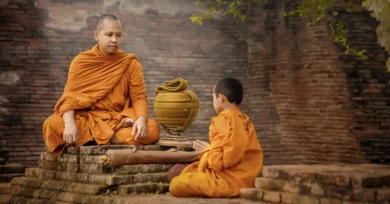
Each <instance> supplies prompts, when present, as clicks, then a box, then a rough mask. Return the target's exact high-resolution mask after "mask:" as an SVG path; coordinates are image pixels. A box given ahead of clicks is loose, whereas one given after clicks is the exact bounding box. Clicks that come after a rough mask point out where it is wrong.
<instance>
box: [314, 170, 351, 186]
mask: <svg viewBox="0 0 390 204" xmlns="http://www.w3.org/2000/svg"><path fill="white" fill-rule="evenodd" d="M317 181H318V182H319V183H321V184H323V185H334V186H344V187H349V185H350V178H349V177H348V176H347V175H343V174H323V173H320V174H318V175H317Z"/></svg>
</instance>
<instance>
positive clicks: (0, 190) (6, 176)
mask: <svg viewBox="0 0 390 204" xmlns="http://www.w3.org/2000/svg"><path fill="white" fill-rule="evenodd" d="M8 160H9V150H8V149H7V148H6V144H5V141H4V140H0V202H4V201H6V200H8V199H9V198H10V195H9V194H8V190H9V188H10V184H9V182H10V181H11V180H12V179H13V178H15V177H20V176H23V175H24V170H25V169H26V168H27V167H26V166H24V165H20V164H10V163H8Z"/></svg>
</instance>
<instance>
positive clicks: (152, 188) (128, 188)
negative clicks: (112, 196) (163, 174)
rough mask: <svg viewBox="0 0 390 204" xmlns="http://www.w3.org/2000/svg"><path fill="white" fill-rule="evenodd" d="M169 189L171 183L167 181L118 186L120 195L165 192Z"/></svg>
mask: <svg viewBox="0 0 390 204" xmlns="http://www.w3.org/2000/svg"><path fill="white" fill-rule="evenodd" d="M168 191H169V185H168V184H167V183H140V184H131V185H120V186H118V193H119V194H120V195H127V194H142V193H153V194H163V193H166V192H168Z"/></svg>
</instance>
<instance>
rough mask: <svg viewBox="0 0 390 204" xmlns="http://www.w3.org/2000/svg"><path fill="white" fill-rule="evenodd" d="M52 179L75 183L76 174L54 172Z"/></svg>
mask: <svg viewBox="0 0 390 204" xmlns="http://www.w3.org/2000/svg"><path fill="white" fill-rule="evenodd" d="M54 178H55V179H56V180H62V181H77V173H75V172H61V171H57V172H55V176H54Z"/></svg>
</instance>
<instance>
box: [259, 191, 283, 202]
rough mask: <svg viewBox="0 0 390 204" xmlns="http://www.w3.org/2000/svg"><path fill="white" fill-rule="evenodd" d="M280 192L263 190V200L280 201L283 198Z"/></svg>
mask: <svg viewBox="0 0 390 204" xmlns="http://www.w3.org/2000/svg"><path fill="white" fill-rule="evenodd" d="M281 197H282V194H281V193H280V192H276V191H275V192H273V191H263V200H264V201H268V202H274V203H280V202H281V200H282V198H281Z"/></svg>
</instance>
